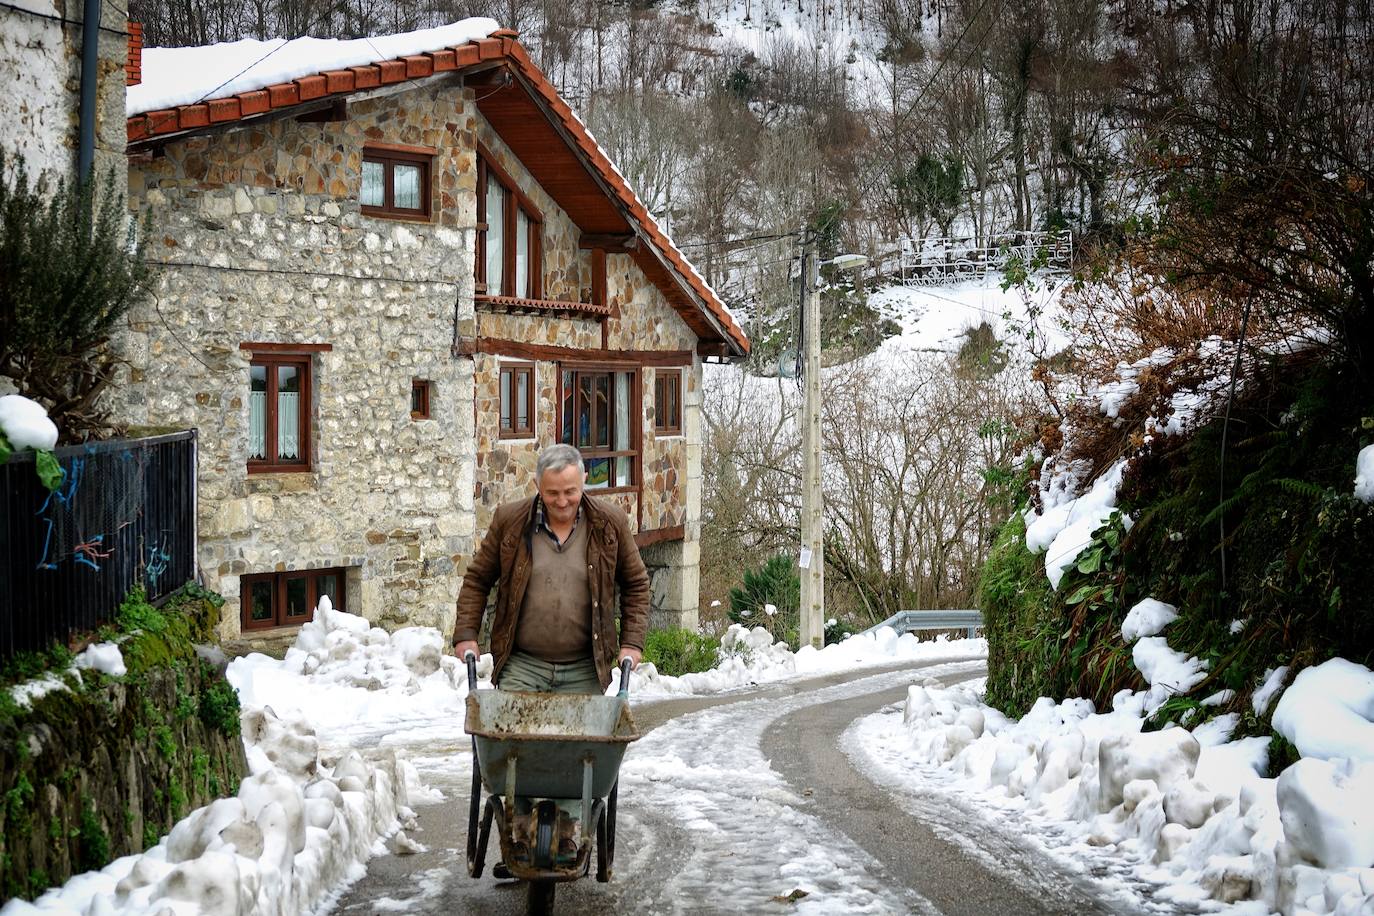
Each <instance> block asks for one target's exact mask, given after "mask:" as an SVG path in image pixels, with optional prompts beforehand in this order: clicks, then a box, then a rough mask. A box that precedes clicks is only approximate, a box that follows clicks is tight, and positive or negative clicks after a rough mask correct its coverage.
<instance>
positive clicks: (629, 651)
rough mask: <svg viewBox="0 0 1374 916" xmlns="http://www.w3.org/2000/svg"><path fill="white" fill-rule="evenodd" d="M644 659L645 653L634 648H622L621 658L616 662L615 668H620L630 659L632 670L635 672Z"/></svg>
mask: <svg viewBox="0 0 1374 916" xmlns="http://www.w3.org/2000/svg"><path fill="white" fill-rule="evenodd" d="M643 657H644V653H643V652H641V651H639V650H638V649H636V648H633V647H632V646H621V647H620V657H619V658H617V659H616V660H615V666H616V667H617V668H619V667H620V663H621V662H623V661H624V660H625V659H627V658H628V659H629V660H630V669H631V670H633V669H635V668H638V667H639V661H640V659H642V658H643Z"/></svg>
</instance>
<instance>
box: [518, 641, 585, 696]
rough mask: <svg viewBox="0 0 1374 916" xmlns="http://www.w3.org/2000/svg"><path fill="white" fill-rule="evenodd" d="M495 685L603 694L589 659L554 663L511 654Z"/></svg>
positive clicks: (546, 691) (520, 654)
mask: <svg viewBox="0 0 1374 916" xmlns="http://www.w3.org/2000/svg"><path fill="white" fill-rule="evenodd" d="M496 686H497V687H499V688H501V689H502V690H523V691H527V692H538V693H586V694H598V695H599V694H602V693H605V691H604V690H602V689H601V679H600V678H598V677H597V676H596V662H594V661H592V660H591V659H590V658H587V659H586V660H583V661H576V662H567V663H565V664H556V663H554V662H546V661H544V660H543V659H540V658H535V657H534V656H533V655H529V654H527V653H525V652H520V651H515V652H512V653H511V654H510V658H508V659H506V664H505V665H504V666H502V668H501V679H500V681H499V682H498V683H497V685H496Z"/></svg>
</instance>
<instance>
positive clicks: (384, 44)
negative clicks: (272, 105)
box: [125, 18, 500, 115]
mask: <svg viewBox="0 0 1374 916" xmlns="http://www.w3.org/2000/svg"><path fill="white" fill-rule="evenodd" d="M499 28H500V26H499V25H498V24H497V22H496V20H494V19H486V18H472V19H463V20H461V21H459V22H454V23H450V24H449V25H445V26H439V27H438V28H433V29H420V30H419V31H416V32H401V33H399V34H396V35H377V36H375V37H372V38H357V39H353V40H341V39H337V38H293V39H291V40H289V41H288V40H286V39H283V38H275V39H273V40H271V41H256V40H254V39H251V38H245V39H244V40H242V41H230V42H223V43H221V44H215V45H207V46H204V47H196V48H145V49H143V81H142V82H141V83H139V84H138V85H136V86H130V87H129V90H128V94H127V96H126V97H125V110H126V113H127V114H128V115H136V114H142V113H143V112H147V111H157V110H159V109H164V108H173V107H175V106H177V105H190V104H194V103H196V102H202V101H205V100H206V99H218V98H224V97H227V96H232V95H234V94H235V93H239V92H247V91H250V90H253V89H262V88H264V87H266V86H271V85H274V84H276V83H284V82H286V81H288V80H292V79H295V78H297V77H301V76H308V75H311V74H314V73H322V72H324V71H325V70H342V69H344V68H347V67H360V66H364V65H367V64H373V63H376V62H378V61H383V60H393V59H395V58H398V57H405V56H407V55H411V54H420V53H423V52H425V51H436V50H438V49H440V48H448V47H452V46H454V45H461V44H465V43H467V42H469V41H474V40H476V39H479V38H486V37H488V36H489V35H491V33H492V32H495V31H496V30H497V29H499Z"/></svg>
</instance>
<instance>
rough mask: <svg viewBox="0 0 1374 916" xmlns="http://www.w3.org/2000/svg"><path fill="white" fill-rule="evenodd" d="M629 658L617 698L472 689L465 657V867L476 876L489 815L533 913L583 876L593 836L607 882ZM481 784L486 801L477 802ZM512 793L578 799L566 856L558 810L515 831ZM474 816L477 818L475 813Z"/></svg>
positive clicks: (628, 721) (625, 730)
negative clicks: (560, 845) (468, 775)
mask: <svg viewBox="0 0 1374 916" xmlns="http://www.w3.org/2000/svg"><path fill="white" fill-rule="evenodd" d="M628 668H629V665H628V662H627V663H626V664H625V665H624V666H622V668H621V685H622V687H621V691H620V693H619V694H618V695H616V696H611V697H607V696H589V695H582V694H552V693H519V692H513V691H505V690H477V689H475V687H476V665H475V661H474V660H472V659H469V660H468V669H469V670H468V680H469V687H470V689H469V692H468V697H467V720H466V724H465V726H464V730H465V731H466V732H467V733H468V734H470V735H472V744H473V773H472V799H471V803H470V805H469V809H468V844H467V845H468V848H467V859H468V874H469V875H471V876H472V877H474V878H476V877H480V876H481V873H482V868H483V865H484V862H485V859H486V847H487V841H488V839H489V838H490V833H491V827H492V824H493V822H495V824H496V828H497V836H498V837H499V839H500V843H501V855H502V861H504V862H505V864H506V867H507V868H508V869H510V872H511V875H512V876H514V877H516V878H520V879H522V880H526V881H529V882H531V883H530V911H531V912H548V911H549V909H551V907H552V903H553V891H554V887H555V884H556V882H560V881H572V880H575V879H577V878H580V877H582V876H583V875H586V874H587V873H588V871H589V870H590V867H591V853H592V846H593V844H592V837H591V834H592V832H593V828H594V829H595V834H596V844H595V846H596V853H597V871H596V878H597V880H598V881H603V882H604V881H609V880H610V877H611V866H612V862H613V860H614V855H615V810H616V795H617V778H618V776H619V773H620V763H621V760H622V759H623V758H624V756H625V750H626V748H627V747H628V745H629V743H630V742H631V741H635V740H637V739H638V738H639V732H638V730H637V729H636V727H635V724H634V719H633V718H632V717H631V715H630V703H629V695H628V682H629V671H628ZM484 788H485V790H486V793H487V796H486V804H485V806H483V805H482V803H481V799H482V795H483V789H484ZM517 799H519V800H521V801H526V802H527V801H529V800H533V799H539V800H554V799H581V821H580V823H581V827H582V837H581V841H580V842H579V843H578V844H577V854H576V857H575V858H574V859H573V860H572V861H565V860H563V859H560V857H558V856H557V855H556V852H555V849H556V845H557V836H556V830H555V828H556V827H557V825H558V821H559V820H560V819H561V818H562V817H563V815H560V814H559V812H558V808H557V806H556V804H554V802H552V801H540V802H539V803H538V804H537V805H535V806H534V807H533V810H532V811H531V813H530V815H529V827H530V828H531V830H530V832H529V835H528V836H525V837H520V836H517V835H516V822H515V818H514V817H513V816H512V815H513V814H514V813H515V812H517V811H518V810H519V809H518V807H517ZM479 812H480V813H481V818H480V821H479V818H478V814H479Z"/></svg>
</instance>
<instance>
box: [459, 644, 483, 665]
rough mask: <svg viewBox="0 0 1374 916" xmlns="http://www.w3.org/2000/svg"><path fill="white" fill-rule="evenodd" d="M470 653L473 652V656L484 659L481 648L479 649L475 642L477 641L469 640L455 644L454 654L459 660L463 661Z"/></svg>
mask: <svg viewBox="0 0 1374 916" xmlns="http://www.w3.org/2000/svg"><path fill="white" fill-rule="evenodd" d="M469 652H471V653H472V654H473V655H475V656H477V657H478V658H481V657H482V650H481V649H479V648H477V640H475V639H467V640H464V641H463V642H460V643H457V644H455V645H454V647H453V654H454V655H456V656H458V659H459V660H460V661H461V660H462V659H463V657H464V656H465V655H466V654H467V653H469Z"/></svg>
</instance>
